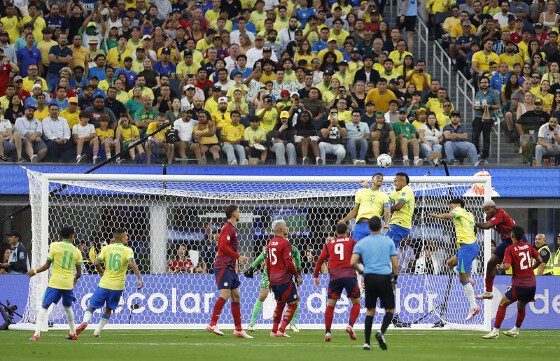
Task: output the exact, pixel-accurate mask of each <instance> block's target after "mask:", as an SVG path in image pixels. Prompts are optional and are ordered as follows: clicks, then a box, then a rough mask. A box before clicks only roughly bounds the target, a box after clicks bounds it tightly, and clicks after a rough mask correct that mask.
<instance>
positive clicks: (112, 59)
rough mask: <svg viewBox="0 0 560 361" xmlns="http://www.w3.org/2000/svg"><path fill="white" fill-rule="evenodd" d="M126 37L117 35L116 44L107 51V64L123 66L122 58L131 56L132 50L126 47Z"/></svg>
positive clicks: (116, 66)
mask: <svg viewBox="0 0 560 361" xmlns="http://www.w3.org/2000/svg"><path fill="white" fill-rule="evenodd" d="M127 42H128V39H127V37H126V36H124V35H119V37H118V45H117V47H115V48H112V49H111V50H109V52H108V53H107V65H110V66H113V67H115V68H122V67H124V59H126V58H127V57H130V58H132V52H131V51H130V50H129V49H128V48H127Z"/></svg>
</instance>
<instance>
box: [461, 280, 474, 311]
mask: <svg viewBox="0 0 560 361" xmlns="http://www.w3.org/2000/svg"><path fill="white" fill-rule="evenodd" d="M463 288H464V289H465V294H466V295H467V298H468V299H469V302H470V304H471V310H474V309H475V308H476V301H475V299H474V289H473V288H472V285H471V283H470V282H469V281H467V283H466V284H464V285H463Z"/></svg>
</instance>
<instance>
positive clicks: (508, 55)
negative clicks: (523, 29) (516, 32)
mask: <svg viewBox="0 0 560 361" xmlns="http://www.w3.org/2000/svg"><path fill="white" fill-rule="evenodd" d="M498 59H499V63H506V64H507V65H508V68H509V70H513V64H523V57H522V56H521V55H519V54H517V53H516V52H515V44H514V42H513V41H511V40H508V41H507V42H506V52H505V53H503V54H500V56H499V57H498Z"/></svg>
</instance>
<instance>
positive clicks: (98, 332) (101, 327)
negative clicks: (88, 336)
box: [93, 315, 109, 335]
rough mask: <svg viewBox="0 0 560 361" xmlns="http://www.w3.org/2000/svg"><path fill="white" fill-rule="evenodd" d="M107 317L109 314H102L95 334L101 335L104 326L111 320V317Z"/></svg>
mask: <svg viewBox="0 0 560 361" xmlns="http://www.w3.org/2000/svg"><path fill="white" fill-rule="evenodd" d="M105 317H107V316H105V315H103V316H101V321H99V323H98V324H97V328H96V329H95V331H94V332H93V334H94V335H99V334H100V333H101V330H102V329H103V327H105V324H106V323H107V321H109V319H108V318H105Z"/></svg>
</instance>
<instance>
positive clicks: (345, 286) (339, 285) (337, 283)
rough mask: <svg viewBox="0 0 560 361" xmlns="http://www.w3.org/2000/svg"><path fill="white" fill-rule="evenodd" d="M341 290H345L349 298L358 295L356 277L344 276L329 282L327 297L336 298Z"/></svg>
mask: <svg viewBox="0 0 560 361" xmlns="http://www.w3.org/2000/svg"><path fill="white" fill-rule="evenodd" d="M343 290H346V294H347V295H348V297H349V298H357V297H358V296H359V295H360V287H359V286H358V279H357V278H356V277H344V278H339V279H337V280H333V281H330V282H329V298H332V299H335V300H338V299H339V298H340V296H341V295H342V291H343Z"/></svg>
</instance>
